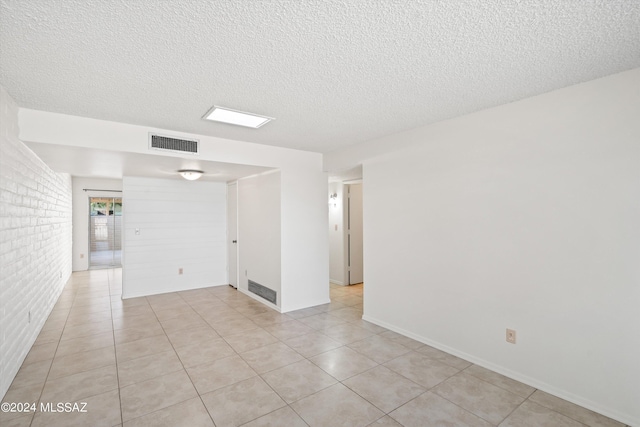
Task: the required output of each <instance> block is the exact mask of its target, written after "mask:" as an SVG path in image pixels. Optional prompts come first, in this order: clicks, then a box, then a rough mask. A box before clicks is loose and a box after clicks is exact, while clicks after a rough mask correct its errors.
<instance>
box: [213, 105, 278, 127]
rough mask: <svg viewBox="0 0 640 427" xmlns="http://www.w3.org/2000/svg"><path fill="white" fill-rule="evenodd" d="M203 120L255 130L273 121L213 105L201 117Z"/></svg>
mask: <svg viewBox="0 0 640 427" xmlns="http://www.w3.org/2000/svg"><path fill="white" fill-rule="evenodd" d="M203 118H204V119H205V120H212V121H214V122H222V123H229V124H232V125H238V126H246V127H249V128H254V129H257V128H259V127H260V126H262V125H264V124H265V123H269V122H270V121H271V120H275V119H274V118H272V117H265V116H259V115H257V114H253V113H245V112H242V111H236V110H231V109H229V108H225V107H219V106H217V105H214V106H213V108H212V109H211V110H209V111H208V112H207V114H205V115H204V117H203Z"/></svg>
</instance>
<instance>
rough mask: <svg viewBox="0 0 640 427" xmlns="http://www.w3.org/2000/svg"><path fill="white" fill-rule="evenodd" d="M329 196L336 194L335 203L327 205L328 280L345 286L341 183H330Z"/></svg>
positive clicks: (343, 218) (343, 215) (342, 193)
mask: <svg viewBox="0 0 640 427" xmlns="http://www.w3.org/2000/svg"><path fill="white" fill-rule="evenodd" d="M329 194H337V197H336V198H335V202H334V201H331V202H330V203H329V278H330V280H331V282H332V283H335V284H337V285H347V284H348V283H347V279H346V276H345V271H346V270H345V268H346V267H345V239H344V233H345V209H344V185H343V184H342V183H341V182H330V183H329ZM327 199H328V195H327Z"/></svg>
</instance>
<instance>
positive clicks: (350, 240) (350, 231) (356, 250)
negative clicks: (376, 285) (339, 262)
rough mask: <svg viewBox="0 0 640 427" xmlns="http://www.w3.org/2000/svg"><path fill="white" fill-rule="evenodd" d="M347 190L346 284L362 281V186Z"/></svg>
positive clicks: (348, 186)
mask: <svg viewBox="0 0 640 427" xmlns="http://www.w3.org/2000/svg"><path fill="white" fill-rule="evenodd" d="M346 190H347V284H349V285H355V284H358V283H362V282H363V281H364V266H363V254H362V252H363V248H362V247H363V242H362V240H363V236H362V184H349V185H347V186H346Z"/></svg>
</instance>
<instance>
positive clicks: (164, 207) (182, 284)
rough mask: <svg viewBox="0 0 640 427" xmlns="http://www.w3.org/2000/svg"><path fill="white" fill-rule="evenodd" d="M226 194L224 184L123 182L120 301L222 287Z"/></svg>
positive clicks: (140, 179) (225, 271)
mask: <svg viewBox="0 0 640 427" xmlns="http://www.w3.org/2000/svg"><path fill="white" fill-rule="evenodd" d="M226 191H227V185H226V184H225V183H213V182H203V181H195V182H194V181H184V180H170V179H166V180H165V179H152V178H135V177H125V178H124V179H123V219H124V239H123V240H124V241H123V298H132V297H137V296H142V295H152V294H160V293H166V292H174V291H180V290H186V289H196V288H202V287H205V286H217V285H224V284H227V283H228V278H227V249H226V231H227V228H226V227H227V226H226V222H227V221H226ZM136 231H137V232H136ZM179 269H182V271H183V273H182V274H179Z"/></svg>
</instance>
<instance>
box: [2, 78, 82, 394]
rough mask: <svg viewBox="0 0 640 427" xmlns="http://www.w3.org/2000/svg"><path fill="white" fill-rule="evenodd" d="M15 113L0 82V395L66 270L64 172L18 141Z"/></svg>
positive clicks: (67, 225)
mask: <svg viewBox="0 0 640 427" xmlns="http://www.w3.org/2000/svg"><path fill="white" fill-rule="evenodd" d="M17 113H18V108H17V106H16V104H15V102H14V101H13V100H12V99H11V98H10V97H9V95H8V94H7V92H6V91H5V89H4V88H1V87H0V221H1V224H2V226H1V228H0V260H1V264H0V338H1V341H0V396H4V394H5V393H6V391H7V389H8V388H9V385H10V384H11V382H12V381H13V378H14V377H15V375H16V373H17V372H18V369H19V368H20V365H21V364H22V361H23V360H24V358H25V356H26V355H27V353H28V351H29V349H30V348H31V345H32V344H33V342H34V341H35V339H36V337H37V335H38V333H39V332H40V329H41V328H42V325H43V324H44V322H45V320H46V319H47V317H48V315H49V313H50V312H51V309H52V308H53V305H54V304H55V302H56V300H57V299H58V296H59V295H60V292H61V291H62V288H63V287H64V284H65V283H66V281H67V279H68V278H69V275H70V274H71V177H70V176H68V175H63V174H57V173H55V172H53V171H52V170H51V169H49V167H47V166H46V165H45V164H44V163H43V162H42V161H41V160H40V159H39V158H38V157H37V156H36V155H35V154H34V153H33V152H32V151H31V150H29V149H28V148H27V147H26V146H25V145H24V144H23V143H22V142H21V141H20V140H18V125H17V123H18V119H17Z"/></svg>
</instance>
